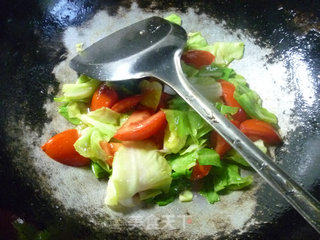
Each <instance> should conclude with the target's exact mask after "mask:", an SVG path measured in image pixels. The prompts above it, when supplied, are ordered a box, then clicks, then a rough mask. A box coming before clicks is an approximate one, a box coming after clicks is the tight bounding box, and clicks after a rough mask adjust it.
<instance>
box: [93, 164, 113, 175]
mask: <svg viewBox="0 0 320 240" xmlns="http://www.w3.org/2000/svg"><path fill="white" fill-rule="evenodd" d="M91 171H92V172H93V174H94V175H95V177H96V178H98V179H100V178H106V177H107V176H108V175H109V173H108V172H107V171H106V170H104V169H103V168H102V167H101V166H100V165H99V164H98V163H96V162H91Z"/></svg>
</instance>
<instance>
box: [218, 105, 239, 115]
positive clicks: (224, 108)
mask: <svg viewBox="0 0 320 240" xmlns="http://www.w3.org/2000/svg"><path fill="white" fill-rule="evenodd" d="M216 108H217V109H218V110H219V112H220V113H221V114H223V115H226V114H229V115H233V114H236V113H237V112H238V110H239V108H238V107H230V106H227V105H224V104H223V103H221V102H217V103H216Z"/></svg>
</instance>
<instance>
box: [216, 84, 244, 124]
mask: <svg viewBox="0 0 320 240" xmlns="http://www.w3.org/2000/svg"><path fill="white" fill-rule="evenodd" d="M219 82H220V84H221V87H222V98H223V101H224V102H225V104H226V105H228V106H230V107H238V108H239V110H238V112H237V113H236V114H234V115H233V116H232V118H233V119H234V120H237V121H239V122H243V121H245V120H246V119H248V117H247V114H246V112H245V111H244V110H243V109H242V108H241V106H240V104H239V103H238V102H237V100H236V99H235V98H234V97H233V94H234V91H235V90H236V88H235V86H234V85H233V84H232V83H230V82H227V81H225V80H220V81H219Z"/></svg>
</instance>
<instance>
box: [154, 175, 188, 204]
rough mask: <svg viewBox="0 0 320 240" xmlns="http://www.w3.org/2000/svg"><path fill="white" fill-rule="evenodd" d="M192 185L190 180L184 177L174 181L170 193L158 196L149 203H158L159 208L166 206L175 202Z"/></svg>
mask: <svg viewBox="0 0 320 240" xmlns="http://www.w3.org/2000/svg"><path fill="white" fill-rule="evenodd" d="M190 185H191V184H190V180H189V179H186V178H183V177H181V178H177V179H173V180H172V182H171V185H170V189H169V191H168V192H166V193H162V194H160V195H157V196H156V197H154V198H152V199H149V200H148V201H149V202H152V203H156V204H158V205H159V206H165V205H167V204H169V203H171V202H173V201H174V200H175V199H176V198H177V197H178V196H179V194H180V193H182V192H183V191H185V190H188V189H190Z"/></svg>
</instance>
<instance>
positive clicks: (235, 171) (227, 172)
mask: <svg viewBox="0 0 320 240" xmlns="http://www.w3.org/2000/svg"><path fill="white" fill-rule="evenodd" d="M252 182H253V177H252V176H251V175H249V176H246V177H242V176H241V175H240V171H239V168H238V166H237V165H233V164H227V163H223V164H222V166H221V167H219V168H215V169H214V170H213V171H212V172H211V173H210V174H209V176H208V177H206V178H205V182H204V186H203V189H202V190H201V191H200V194H201V195H203V196H204V197H205V198H206V199H207V200H208V202H209V203H215V202H218V201H219V200H220V198H219V192H220V191H222V190H240V189H242V188H245V187H247V186H249V185H250V184H251V183H252Z"/></svg>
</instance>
